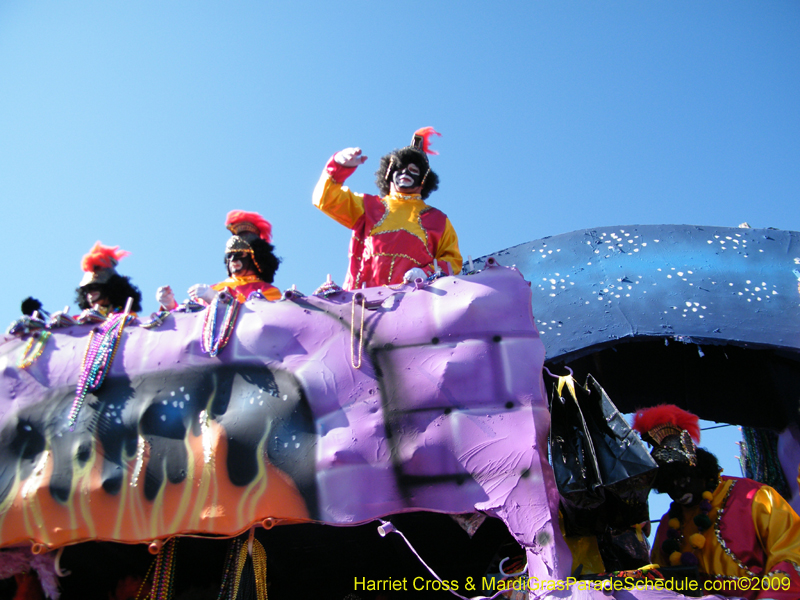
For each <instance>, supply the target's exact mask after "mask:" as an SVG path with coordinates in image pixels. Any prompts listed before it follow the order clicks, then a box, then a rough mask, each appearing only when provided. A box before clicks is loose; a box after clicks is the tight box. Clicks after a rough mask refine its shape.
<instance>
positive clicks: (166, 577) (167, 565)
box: [136, 537, 180, 600]
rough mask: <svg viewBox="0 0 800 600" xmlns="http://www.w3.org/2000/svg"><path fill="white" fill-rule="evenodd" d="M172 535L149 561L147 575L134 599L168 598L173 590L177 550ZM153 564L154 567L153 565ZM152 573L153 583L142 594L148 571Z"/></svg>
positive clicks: (176, 539) (168, 599)
mask: <svg viewBox="0 0 800 600" xmlns="http://www.w3.org/2000/svg"><path fill="white" fill-rule="evenodd" d="M179 539H180V538H177V537H174V538H170V539H168V540H167V541H166V543H165V544H164V546H163V547H162V548H161V551H160V552H159V553H158V556H157V557H156V559H155V561H153V563H151V565H150V569H148V571H147V575H146V576H145V578H144V581H142V586H141V587H140V588H139V592H138V593H137V594H136V600H148V599H149V600H170V599H171V598H172V595H173V594H174V592H175V589H174V588H175V585H174V584H175V554H176V552H177V550H178V540H179ZM154 565H155V567H154ZM151 570H152V573H153V583H152V585H151V587H150V591H149V593H148V594H147V595H145V596H142V592H143V591H144V590H145V589H146V588H145V586H146V584H147V580H148V578H149V577H150V573H151Z"/></svg>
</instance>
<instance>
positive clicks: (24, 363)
mask: <svg viewBox="0 0 800 600" xmlns="http://www.w3.org/2000/svg"><path fill="white" fill-rule="evenodd" d="M51 335H52V332H50V331H48V330H45V331H42V332H41V333H39V334H35V333H34V334H33V335H32V336H31V339H30V340H28V344H27V345H26V346H25V350H24V351H23V352H22V356H20V357H19V360H18V361H17V368H18V369H27V368H28V367H30V366H31V365H32V364H33V363H35V362H36V359H37V358H39V357H40V356H41V355H42V352H43V351H44V346H45V344H46V343H47V340H49V339H50V336H51Z"/></svg>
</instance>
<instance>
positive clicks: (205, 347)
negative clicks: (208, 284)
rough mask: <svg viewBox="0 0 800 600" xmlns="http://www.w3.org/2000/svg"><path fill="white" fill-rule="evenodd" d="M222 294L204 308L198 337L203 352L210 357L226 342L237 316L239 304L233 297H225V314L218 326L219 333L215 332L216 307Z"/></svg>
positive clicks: (229, 337) (231, 332)
mask: <svg viewBox="0 0 800 600" xmlns="http://www.w3.org/2000/svg"><path fill="white" fill-rule="evenodd" d="M221 296H222V294H219V295H218V296H217V297H216V298H214V301H213V302H212V303H211V306H209V307H208V309H207V310H206V317H205V320H204V321H203V335H202V337H201V338H200V347H201V349H202V351H203V352H205V353H206V354H208V355H209V356H211V357H214V356H216V355H217V354H219V353H220V351H221V350H222V349H223V348H224V347H225V346H226V345H227V344H228V341H230V339H231V335H232V334H233V329H234V326H235V325H236V318H237V317H238V316H239V307H240V306H241V304H240V303H239V301H238V300H236V299H235V298H230V297H228V298H225V299H224V301H225V302H226V306H225V315H224V317H223V318H222V325H221V326H220V330H219V334H217V331H216V329H217V308H218V307H219V303H220V302H221V301H223V299H222V298H221Z"/></svg>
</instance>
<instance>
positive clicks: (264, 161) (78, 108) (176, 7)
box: [0, 0, 800, 323]
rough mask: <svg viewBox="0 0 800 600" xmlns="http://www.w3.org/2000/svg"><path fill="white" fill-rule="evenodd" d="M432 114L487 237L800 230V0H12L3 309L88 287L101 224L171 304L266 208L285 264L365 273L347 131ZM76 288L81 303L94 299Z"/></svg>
mask: <svg viewBox="0 0 800 600" xmlns="http://www.w3.org/2000/svg"><path fill="white" fill-rule="evenodd" d="M426 125H432V126H434V127H435V128H436V129H437V130H438V131H440V132H441V133H442V134H443V137H441V138H436V139H435V142H434V148H435V149H437V150H438V151H439V152H440V156H437V157H433V159H432V165H433V168H434V170H436V171H437V173H438V174H439V176H440V178H441V184H440V189H439V191H437V192H435V193H434V194H433V195H432V196H431V198H430V203H431V204H433V205H435V206H437V207H439V208H441V209H442V210H444V211H445V212H446V213H447V214H448V215H449V217H450V219H451V221H452V222H453V225H454V227H455V229H456V231H457V233H458V235H459V239H460V245H461V249H462V252H463V253H464V255H465V256H466V255H468V254H469V255H472V256H473V257H478V256H482V255H485V254H488V253H490V252H494V251H497V250H499V249H502V248H506V247H509V246H513V245H516V244H520V243H523V242H527V241H530V240H533V239H537V238H541V237H544V236H547V235H555V234H559V233H564V232H568V231H572V230H576V229H583V228H587V227H599V226H607V225H631V224H658V223H687V224H694V225H724V226H736V225H738V224H739V223H741V222H743V221H748V222H749V223H750V224H751V225H752V226H754V227H777V228H780V229H791V230H800V208H798V197H799V196H800V195H799V194H798V192H800V168H798V165H800V143H799V142H800V4H798V3H797V2H780V1H773V2H759V3H755V2H739V1H724V2H722V1H708V2H684V1H670V2H666V1H663V2H662V1H649V2H634V1H631V2H602V3H600V2H574V1H573V2H570V1H568V2H536V1H528V2H504V3H486V2H484V3H481V2H472V1H460V2H452V1H441V2H413V1H412V2H407V3H387V2H367V1H358V0H356V1H353V2H347V3H330V2H292V3H279V2H252V1H245V0H242V1H238V2H220V1H217V2H209V1H197V0H192V1H179V0H175V1H170V2H155V1H147V0H142V1H138V2H127V3H123V2H100V1H95V2H92V1H81V2H75V1H64V2H58V3H56V2H49V3H48V2H30V1H27V0H2V1H0V198H2V215H3V224H4V227H3V235H2V237H1V238H0V280H2V281H5V282H6V286H7V287H6V290H7V291H6V293H5V294H3V295H2V297H0V319H5V321H4V323H7V322H10V321H11V320H12V319H13V318H15V317H16V316H17V315H18V314H19V303H20V301H21V300H22V299H23V298H24V297H26V296H27V295H34V296H36V297H37V298H39V299H40V300H42V302H43V303H44V305H45V307H46V308H47V309H49V310H57V309H60V308H63V307H64V305H66V304H69V303H71V302H72V299H73V295H74V294H73V290H74V288H75V287H76V285H77V283H78V281H79V280H80V277H81V271H80V266H79V265H80V258H81V256H82V255H83V254H84V253H85V252H87V251H88V250H89V248H90V247H91V246H92V244H93V243H94V242H95V241H96V240H101V241H102V242H103V243H106V244H111V245H119V246H121V247H122V248H124V249H126V250H129V251H130V252H131V253H132V254H131V256H130V257H128V258H126V259H124V260H123V261H122V263H121V265H120V267H119V270H120V271H121V272H122V273H123V274H126V275H130V276H131V277H132V279H133V281H134V282H135V283H136V284H137V285H138V286H139V287H140V288H141V289H142V292H143V294H144V309H145V312H146V313H149V312H151V311H153V310H155V309H156V303H155V300H154V299H153V297H154V294H155V290H156V288H157V287H158V286H159V285H165V284H169V285H171V286H172V287H173V289H174V290H176V295H177V296H178V297H179V298H182V297H184V296H185V294H184V291H185V290H186V289H187V288H188V287H189V286H190V285H192V284H194V283H199V282H205V283H213V282H216V281H219V280H220V279H223V278H224V276H225V273H224V267H223V264H222V254H223V250H224V244H225V241H226V239H227V237H228V235H229V234H228V232H227V231H226V230H225V228H224V219H225V215H226V214H227V212H228V211H229V210H231V209H234V208H239V209H244V210H253V211H258V212H260V213H261V214H263V215H264V216H265V217H266V218H267V219H268V220H270V221H271V222H272V224H273V230H274V243H275V246H276V249H277V253H278V254H279V255H280V256H282V257H283V264H282V266H281V268H280V271H279V272H278V276H277V279H276V284H277V285H278V286H279V287H280V288H281V289H285V288H288V287H291V285H293V284H296V285H297V287H298V289H300V290H301V291H303V292H305V293H311V292H312V291H313V290H314V289H315V288H316V287H317V285H319V284H320V283H322V282H323V281H324V280H325V277H326V275H327V274H328V273H330V274H331V275H332V276H333V278H334V280H336V281H339V282H340V283H341V282H342V281H343V279H344V272H345V268H346V253H347V244H348V240H349V232H348V231H347V230H345V229H344V228H343V227H341V226H340V225H338V224H337V223H335V222H334V221H333V220H331V219H329V218H328V217H326V216H325V215H323V214H322V213H320V212H319V211H318V210H317V209H315V208H314V207H313V206H312V205H311V192H312V190H313V187H314V184H315V183H316V180H317V178H318V177H319V174H320V172H321V170H322V167H323V165H324V164H325V161H326V160H327V159H328V158H329V157H330V155H331V154H333V153H334V152H335V151H337V150H340V149H342V148H344V147H347V146H360V147H362V148H363V150H364V153H365V154H367V155H368V156H369V157H370V159H369V160H368V161H367V163H366V164H365V165H363V166H362V167H361V168H359V170H358V171H357V172H356V174H355V175H354V176H353V177H352V178H351V179H350V180H349V184H350V186H351V187H352V188H353V189H355V190H357V191H363V192H374V190H375V187H374V183H373V179H374V177H373V173H374V171H375V169H376V168H377V163H378V160H379V158H380V156H381V155H382V154H384V153H386V152H388V151H390V150H391V149H393V148H396V147H401V146H404V145H406V144H407V143H408V142H409V140H410V138H411V134H412V133H413V131H414V130H415V129H417V128H419V127H422V126H426ZM74 310H75V308H74V305H73V311H74Z"/></svg>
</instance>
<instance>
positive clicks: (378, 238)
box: [313, 127, 462, 290]
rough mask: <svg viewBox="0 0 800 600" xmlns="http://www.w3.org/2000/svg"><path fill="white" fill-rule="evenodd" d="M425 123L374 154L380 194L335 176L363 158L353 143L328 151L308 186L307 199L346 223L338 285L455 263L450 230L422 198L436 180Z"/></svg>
mask: <svg viewBox="0 0 800 600" xmlns="http://www.w3.org/2000/svg"><path fill="white" fill-rule="evenodd" d="M431 135H440V134H439V133H437V132H436V131H434V129H433V128H432V127H425V128H423V129H420V130H418V131H417V132H416V133H415V134H414V137H413V139H412V143H411V145H410V146H406V147H405V148H401V149H399V150H394V151H393V152H391V153H389V154H387V155H386V156H384V157H383V158H381V162H380V166H379V168H378V171H377V172H376V173H375V175H376V181H375V183H376V185H377V186H378V189H379V190H380V193H381V196H373V195H370V194H358V193H355V192H352V191H350V189H348V188H347V187H345V186H344V185H343V184H344V182H345V180H346V179H347V178H348V177H349V176H350V175H352V174H353V172H354V171H355V170H356V168H357V167H358V166H359V165H361V164H363V163H364V161H366V160H367V157H366V156H364V155H363V154H362V152H361V149H360V148H346V149H344V150H342V151H340V152H337V153H336V154H334V155H333V157H331V159H330V160H329V161H328V164H327V165H326V166H325V170H324V171H323V172H322V176H321V178H320V180H319V182H318V183H317V186H316V188H315V190H314V195H313V202H314V206H316V207H317V208H319V209H320V210H321V211H322V212H324V213H325V214H326V215H328V216H329V217H331V218H333V219H334V220H336V221H338V222H339V223H341V224H342V225H344V226H345V227H347V228H348V229H352V230H353V235H352V238H351V241H350V253H349V258H350V265H349V268H348V271H347V276H346V278H345V283H344V289H347V290H352V289H357V288H360V287H362V286H364V285H366V286H368V287H373V286H380V285H390V284H398V283H403V282H404V281H413V280H415V279H417V278H422V279H424V278H426V277H428V276H430V275H432V274H434V273H435V272H437V271H441V272H443V273H444V274H446V275H455V274H457V273H459V272H460V271H461V264H462V259H461V252H460V250H459V248H458V237H457V236H456V232H455V230H454V229H453V226H452V224H451V223H450V220H449V219H448V218H447V215H445V214H444V213H443V212H442V211H440V210H438V209H436V208H433V207H432V206H428V205H427V204H426V203H425V200H426V199H427V198H428V196H430V194H431V192H433V191H434V190H436V189H437V188H438V186H439V177H438V176H437V175H436V173H434V172H433V170H432V169H431V167H430V163H429V161H428V156H427V155H428V154H437V153H436V152H434V151H432V150H430V148H429V145H430V136H431Z"/></svg>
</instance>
